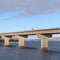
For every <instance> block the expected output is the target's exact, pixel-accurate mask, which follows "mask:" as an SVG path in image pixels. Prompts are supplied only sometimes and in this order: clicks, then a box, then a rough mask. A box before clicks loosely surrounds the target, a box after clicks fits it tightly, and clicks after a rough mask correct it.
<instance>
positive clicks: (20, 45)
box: [16, 36, 24, 48]
mask: <svg viewBox="0 0 60 60" xmlns="http://www.w3.org/2000/svg"><path fill="white" fill-rule="evenodd" d="M16 37H17V38H18V39H19V47H21V48H23V47H24V37H22V36H16Z"/></svg>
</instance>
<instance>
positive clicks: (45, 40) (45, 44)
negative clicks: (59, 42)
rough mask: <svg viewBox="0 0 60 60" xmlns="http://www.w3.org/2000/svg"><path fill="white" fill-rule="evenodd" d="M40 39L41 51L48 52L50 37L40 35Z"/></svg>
mask: <svg viewBox="0 0 60 60" xmlns="http://www.w3.org/2000/svg"><path fill="white" fill-rule="evenodd" d="M38 37H39V38H40V39H41V49H42V50H48V37H46V36H44V35H40V34H39V35H38Z"/></svg>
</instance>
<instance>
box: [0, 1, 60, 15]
mask: <svg viewBox="0 0 60 60" xmlns="http://www.w3.org/2000/svg"><path fill="white" fill-rule="evenodd" d="M57 10H60V0H0V12H7V11H15V12H19V15H24V16H25V15H32V14H34V15H35V14H41V13H48V12H53V11H57Z"/></svg>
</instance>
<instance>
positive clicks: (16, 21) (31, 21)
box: [0, 0, 60, 32]
mask: <svg viewBox="0 0 60 60" xmlns="http://www.w3.org/2000/svg"><path fill="white" fill-rule="evenodd" d="M33 27H39V28H51V27H60V0H0V28H1V29H0V32H10V31H20V30H29V29H31V28H33Z"/></svg>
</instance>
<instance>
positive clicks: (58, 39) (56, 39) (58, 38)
mask: <svg viewBox="0 0 60 60" xmlns="http://www.w3.org/2000/svg"><path fill="white" fill-rule="evenodd" d="M49 40H52V41H60V37H54V38H51V39H49Z"/></svg>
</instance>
